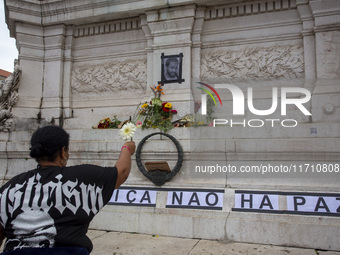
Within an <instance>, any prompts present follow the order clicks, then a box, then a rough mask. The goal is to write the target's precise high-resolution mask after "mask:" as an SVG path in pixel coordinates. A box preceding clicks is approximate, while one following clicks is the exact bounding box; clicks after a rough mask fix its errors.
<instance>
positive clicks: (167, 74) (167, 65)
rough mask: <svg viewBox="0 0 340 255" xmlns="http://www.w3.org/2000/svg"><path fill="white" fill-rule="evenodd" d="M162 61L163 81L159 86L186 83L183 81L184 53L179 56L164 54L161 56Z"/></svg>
mask: <svg viewBox="0 0 340 255" xmlns="http://www.w3.org/2000/svg"><path fill="white" fill-rule="evenodd" d="M161 59H162V64H161V65H162V67H161V68H162V72H161V75H162V77H161V81H159V82H158V83H159V84H162V85H164V84H166V83H179V84H181V83H182V82H184V79H182V62H183V53H180V54H178V55H167V56H165V55H164V53H162V55H161Z"/></svg>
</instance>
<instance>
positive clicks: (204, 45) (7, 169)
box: [0, 0, 340, 250]
mask: <svg viewBox="0 0 340 255" xmlns="http://www.w3.org/2000/svg"><path fill="white" fill-rule="evenodd" d="M5 3H6V6H5V11H6V23H7V25H8V28H9V30H10V33H11V36H12V37H14V38H15V39H16V43H17V47H18V50H19V65H20V67H21V69H22V74H21V81H20V83H18V84H17V83H15V84H13V87H12V91H16V90H17V91H18V101H17V102H16V104H13V105H11V110H10V112H11V116H12V117H11V118H12V119H13V121H12V126H11V128H10V129H9V127H8V128H7V126H6V125H5V124H1V127H3V128H2V131H0V148H1V150H0V162H1V166H2V167H1V170H0V177H1V180H2V182H5V181H6V180H8V179H9V178H11V177H13V176H14V175H16V174H18V173H20V172H23V171H27V170H29V169H31V168H33V167H35V162H34V161H33V160H31V159H29V153H28V149H29V138H30V136H31V134H32V132H33V131H34V130H35V129H36V128H37V127H39V126H41V125H47V124H57V125H61V126H63V127H64V128H65V129H66V130H67V131H68V132H69V133H70V136H71V147H70V150H71V153H70V160H69V164H80V163H91V164H99V165H112V164H114V162H115V159H117V156H118V154H119V150H120V145H121V141H120V140H119V137H118V131H117V130H113V129H92V126H94V125H96V124H97V123H98V121H99V120H101V119H103V118H106V117H113V116H117V117H119V118H120V119H122V120H124V119H128V118H129V116H132V115H133V114H134V112H135V111H136V107H138V105H140V103H143V102H145V101H148V100H149V99H150V97H151V96H152V94H153V93H152V91H151V90H150V86H152V87H153V86H157V85H158V84H159V83H162V84H163V86H162V87H163V89H164V92H165V93H164V95H162V98H163V100H164V101H171V102H172V103H173V107H174V108H175V109H177V115H175V116H174V119H180V118H183V117H184V116H188V115H194V116H195V118H196V119H195V121H196V124H197V125H196V127H189V128H185V127H178V128H173V129H172V130H171V131H170V132H169V134H171V135H172V136H173V137H175V138H176V139H177V141H178V142H179V143H180V144H181V146H182V148H183V164H182V166H181V170H180V171H179V172H178V173H177V175H176V176H174V177H173V178H172V179H171V180H170V181H168V182H166V183H165V184H164V185H162V186H156V185H154V184H153V183H152V182H150V180H148V179H147V178H145V176H143V174H142V173H141V172H140V171H139V169H138V167H137V165H136V163H134V165H133V170H132V173H131V175H130V177H129V179H128V181H127V182H126V183H125V184H124V186H123V187H121V188H120V189H119V190H117V191H115V193H114V194H113V197H112V199H111V202H110V204H109V205H107V206H106V207H105V208H104V209H103V210H102V211H101V212H100V213H99V214H98V215H97V216H96V218H95V219H94V221H93V223H92V225H91V227H92V228H95V229H103V230H114V231H126V232H138V233H149V234H158V235H167V236H177V237H188V238H208V239H227V240H230V241H238V242H251V243H263V244H275V245H290V246H300V247H311V248H318V249H327V250H339V249H340V245H339V241H338V237H339V236H340V233H339V229H340V223H339V220H338V219H339V216H340V209H339V208H340V187H339V180H340V177H339V157H340V151H339V148H340V139H339V137H340V128H339V126H340V123H339V111H340V109H339V107H340V98H339V97H340V94H339V93H340V90H339V88H340V87H339V82H340V43H339V42H340V31H339V30H340V26H339V17H340V1H339V0H328V1H322V0H245V1H235V0H219V1H212V0H206V1H202V0H198V1H191V0H182V1H178V0H167V1H166V0H157V1H156V0H140V1H136V0H127V1H119V0H118V1H106V0H91V1H90V0H82V1H74V0H64V1H61V0H45V1H38V0H20V1H19V0H8V1H6V2H5ZM173 58H176V60H177V62H176V61H175V62H176V65H178V66H180V70H179V69H177V70H176V71H174V72H173V73H172V74H171V70H170V69H169V73H170V76H168V75H165V73H164V72H165V69H166V68H168V66H170V65H171V64H170V63H167V61H166V60H168V59H173ZM169 62H170V60H169ZM173 65H174V64H173ZM18 76H19V74H18ZM204 84H205V85H204ZM198 87H199V88H198ZM208 92H209V93H208ZM234 93H235V94H234ZM210 95H211V97H210ZM209 98H214V100H215V101H216V102H215V103H213V105H215V106H214V107H213V108H211V107H210V108H209V107H208V106H207V105H208V103H207V101H206V100H207V99H209ZM219 99H220V100H219ZM15 101H16V100H15ZM1 102H2V101H1ZM195 105H200V107H198V108H195ZM205 106H207V107H206V108H209V109H210V110H211V109H213V112H211V111H210V112H209V114H210V115H209V114H208V111H207V113H205V108H204V107H205ZM199 108H200V109H199ZM8 109H9V108H6V107H3V106H2V108H1V110H2V112H1V114H3V116H5V118H7V119H8V118H10V117H9V115H8V114H7V111H8ZM196 110H197V111H196ZM3 111H6V113H4V112H3ZM195 111H196V112H195ZM208 115H209V116H210V117H211V121H212V122H211V123H210V124H212V126H208V125H203V126H201V125H199V123H197V122H204V121H206V120H207V116H208ZM1 123H2V122H1ZM207 124H209V123H207ZM5 129H9V132H4V130H5ZM153 132H157V131H155V130H152V129H145V130H138V131H137V132H136V136H135V137H134V140H135V141H136V143H138V141H141V140H142V139H143V138H144V137H145V136H147V135H150V134H151V133H153ZM141 157H142V159H143V160H144V161H145V160H149V161H152V160H154V161H161V160H166V161H167V162H168V163H169V166H170V168H172V167H173V166H174V164H176V161H177V154H176V148H175V147H173V146H172V145H171V142H170V143H169V140H168V139H167V138H166V137H162V136H160V137H158V136H157V137H154V138H153V139H150V141H149V142H147V143H145V144H144V146H143V153H142V155H141ZM122 219H124V220H122Z"/></svg>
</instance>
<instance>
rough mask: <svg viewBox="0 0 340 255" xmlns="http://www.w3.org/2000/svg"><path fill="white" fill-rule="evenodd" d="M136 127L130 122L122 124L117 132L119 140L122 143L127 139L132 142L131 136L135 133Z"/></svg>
mask: <svg viewBox="0 0 340 255" xmlns="http://www.w3.org/2000/svg"><path fill="white" fill-rule="evenodd" d="M136 129H137V127H136V125H135V124H133V123H131V122H128V123H126V124H124V126H123V127H122V128H121V130H120V131H119V136H120V138H122V139H123V140H124V141H127V140H129V139H131V140H132V138H133V135H134V134H135V132H136Z"/></svg>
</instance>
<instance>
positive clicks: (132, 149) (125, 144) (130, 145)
mask: <svg viewBox="0 0 340 255" xmlns="http://www.w3.org/2000/svg"><path fill="white" fill-rule="evenodd" d="M123 146H127V147H128V148H129V149H130V152H131V155H133V154H134V153H135V151H136V144H135V142H134V141H131V142H126V143H124V145H123Z"/></svg>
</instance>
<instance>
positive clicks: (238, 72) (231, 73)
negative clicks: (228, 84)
mask: <svg viewBox="0 0 340 255" xmlns="http://www.w3.org/2000/svg"><path fill="white" fill-rule="evenodd" d="M303 77H304V58H303V46H302V45H288V46H282V45H277V46H271V47H244V48H242V49H238V50H232V49H230V48H229V49H226V48H224V49H218V50H206V51H204V52H203V54H202V64H201V78H204V79H212V80H219V81H223V80H240V81H242V80H244V81H246V80H263V79H284V78H286V79H292V78H303Z"/></svg>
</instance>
